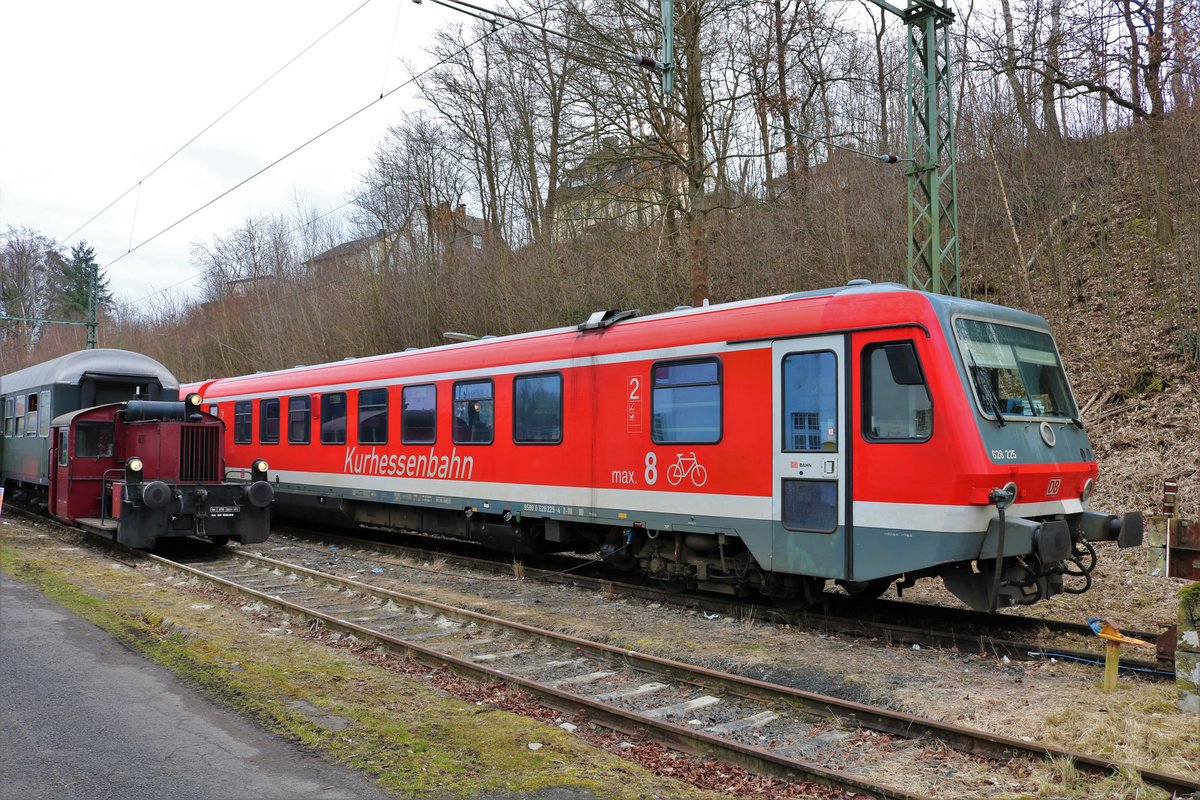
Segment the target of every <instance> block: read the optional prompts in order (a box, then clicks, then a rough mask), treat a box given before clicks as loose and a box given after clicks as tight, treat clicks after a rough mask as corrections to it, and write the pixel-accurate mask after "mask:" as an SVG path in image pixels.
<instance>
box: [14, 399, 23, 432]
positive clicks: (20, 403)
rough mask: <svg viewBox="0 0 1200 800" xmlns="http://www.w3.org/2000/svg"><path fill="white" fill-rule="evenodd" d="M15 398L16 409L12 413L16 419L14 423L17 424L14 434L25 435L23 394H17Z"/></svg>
mask: <svg viewBox="0 0 1200 800" xmlns="http://www.w3.org/2000/svg"><path fill="white" fill-rule="evenodd" d="M16 399H17V410H16V412H15V413H14V414H13V417H14V419H16V425H17V434H16V435H17V436H24V435H25V395H23V394H19V395H17V398H16Z"/></svg>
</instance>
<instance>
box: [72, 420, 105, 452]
mask: <svg viewBox="0 0 1200 800" xmlns="http://www.w3.org/2000/svg"><path fill="white" fill-rule="evenodd" d="M112 455H113V424H112V423H111V422H101V421H95V422H91V421H85V422H80V423H79V424H78V425H76V426H75V457H76V458H112Z"/></svg>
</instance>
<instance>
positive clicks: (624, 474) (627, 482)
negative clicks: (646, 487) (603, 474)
mask: <svg viewBox="0 0 1200 800" xmlns="http://www.w3.org/2000/svg"><path fill="white" fill-rule="evenodd" d="M612 482H613V483H614V484H615V485H617V486H632V485H635V484H636V483H637V473H636V472H635V471H634V470H631V469H614V470H613V471H612Z"/></svg>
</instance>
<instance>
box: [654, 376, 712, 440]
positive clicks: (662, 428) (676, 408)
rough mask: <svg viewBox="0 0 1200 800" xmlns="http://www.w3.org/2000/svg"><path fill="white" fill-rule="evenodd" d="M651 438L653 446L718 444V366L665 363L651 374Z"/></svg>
mask: <svg viewBox="0 0 1200 800" xmlns="http://www.w3.org/2000/svg"><path fill="white" fill-rule="evenodd" d="M650 375H651V393H650V409H651V410H650V415H651V416H650V418H651V420H653V423H652V433H651V438H652V439H653V440H654V442H655V444H674V443H689V444H690V443H694V444H711V443H713V442H718V441H720V440H721V362H720V361H718V360H717V359H715V358H703V359H691V360H688V361H667V362H660V363H658V364H655V365H654V366H653V367H652V368H651V370H650Z"/></svg>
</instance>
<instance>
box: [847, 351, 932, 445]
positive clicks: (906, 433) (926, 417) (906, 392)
mask: <svg viewBox="0 0 1200 800" xmlns="http://www.w3.org/2000/svg"><path fill="white" fill-rule="evenodd" d="M862 383H863V437H864V438H866V439H867V440H868V441H876V442H880V441H890V442H923V441H925V440H927V439H928V438H929V436H930V435H931V434H932V433H933V401H932V400H931V399H930V396H929V387H927V386H926V385H925V375H924V373H922V371H921V362H920V361H919V360H918V359H917V351H916V349H915V348H914V347H913V345H912V342H892V343H888V344H878V345H870V346H868V347H866V348H864V349H863V355H862Z"/></svg>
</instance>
